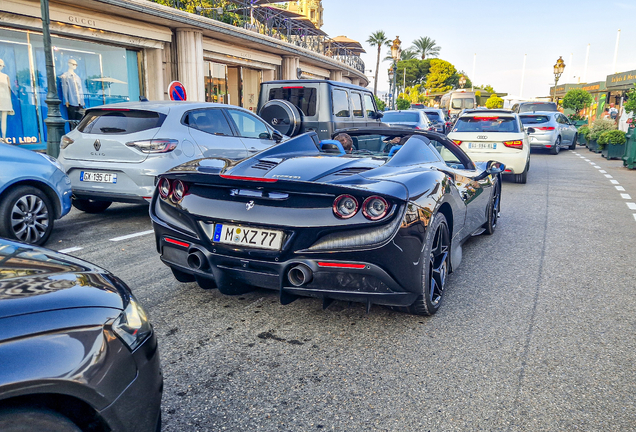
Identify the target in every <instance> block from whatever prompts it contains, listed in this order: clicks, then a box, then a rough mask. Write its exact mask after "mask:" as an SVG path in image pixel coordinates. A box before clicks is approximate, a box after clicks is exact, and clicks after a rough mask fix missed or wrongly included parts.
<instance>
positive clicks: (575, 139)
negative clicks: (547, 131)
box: [569, 133, 579, 150]
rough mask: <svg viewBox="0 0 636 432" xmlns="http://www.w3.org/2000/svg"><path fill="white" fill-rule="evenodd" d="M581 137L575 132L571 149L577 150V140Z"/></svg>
mask: <svg viewBox="0 0 636 432" xmlns="http://www.w3.org/2000/svg"><path fill="white" fill-rule="evenodd" d="M578 139H579V134H578V133H575V134H574V138H572V144H570V147H569V148H570V150H576V141H577V140H578Z"/></svg>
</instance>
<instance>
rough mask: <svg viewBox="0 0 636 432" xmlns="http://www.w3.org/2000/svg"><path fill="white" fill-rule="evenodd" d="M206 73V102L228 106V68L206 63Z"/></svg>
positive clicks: (222, 65)
mask: <svg viewBox="0 0 636 432" xmlns="http://www.w3.org/2000/svg"><path fill="white" fill-rule="evenodd" d="M204 71H205V101H206V102H216V103H223V104H227V103H228V95H227V66H225V65H224V64H219V63H213V62H209V61H206V62H205V63H204Z"/></svg>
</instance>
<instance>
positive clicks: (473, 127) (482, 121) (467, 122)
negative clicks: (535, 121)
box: [453, 116, 519, 132]
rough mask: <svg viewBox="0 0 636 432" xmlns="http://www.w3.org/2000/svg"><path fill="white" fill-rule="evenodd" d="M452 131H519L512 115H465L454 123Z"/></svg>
mask: <svg viewBox="0 0 636 432" xmlns="http://www.w3.org/2000/svg"><path fill="white" fill-rule="evenodd" d="M453 132H519V128H518V127H517V122H516V121H515V118H514V117H499V116H474V117H472V116H470V117H469V116H465V117H460V118H459V119H458V120H457V123H455V127H454V128H453Z"/></svg>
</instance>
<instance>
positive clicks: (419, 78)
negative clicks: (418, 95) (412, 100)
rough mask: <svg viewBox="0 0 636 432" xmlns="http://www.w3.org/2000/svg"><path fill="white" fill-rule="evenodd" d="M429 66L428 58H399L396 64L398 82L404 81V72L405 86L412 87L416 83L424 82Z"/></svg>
mask: <svg viewBox="0 0 636 432" xmlns="http://www.w3.org/2000/svg"><path fill="white" fill-rule="evenodd" d="M430 68H431V61H430V60H419V59H410V60H400V61H399V62H398V64H397V78H396V79H395V80H396V82H398V83H403V82H404V74H405V73H406V86H407V87H413V86H415V85H418V84H422V83H424V82H426V77H427V76H428V72H429V70H430Z"/></svg>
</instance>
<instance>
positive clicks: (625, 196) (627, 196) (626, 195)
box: [621, 194, 632, 199]
mask: <svg viewBox="0 0 636 432" xmlns="http://www.w3.org/2000/svg"><path fill="white" fill-rule="evenodd" d="M621 198H623V199H632V197H631V196H629V194H621Z"/></svg>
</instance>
